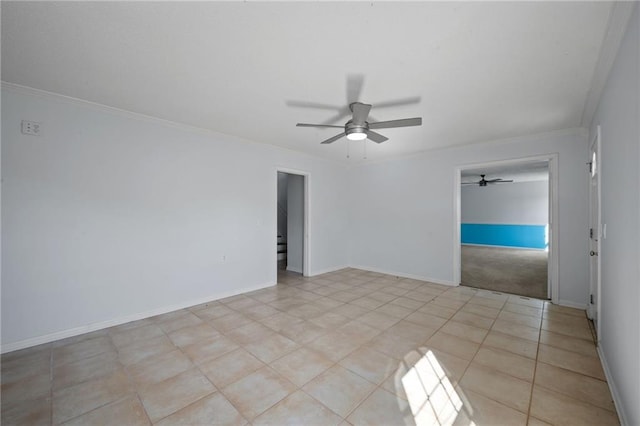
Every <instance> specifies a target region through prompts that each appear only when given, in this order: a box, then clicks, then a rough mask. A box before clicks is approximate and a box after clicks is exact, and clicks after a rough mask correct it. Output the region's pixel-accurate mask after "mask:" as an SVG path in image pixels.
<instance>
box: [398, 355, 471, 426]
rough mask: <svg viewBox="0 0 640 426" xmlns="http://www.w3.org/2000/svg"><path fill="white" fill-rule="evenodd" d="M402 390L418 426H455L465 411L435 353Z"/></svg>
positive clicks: (421, 363) (407, 376) (410, 374)
mask: <svg viewBox="0 0 640 426" xmlns="http://www.w3.org/2000/svg"><path fill="white" fill-rule="evenodd" d="M402 386H403V387H404V391H405V393H406V394H407V399H408V400H409V406H410V407H411V412H412V414H413V417H414V419H415V422H416V424H417V425H441V426H444V425H451V424H453V423H454V422H455V420H456V418H457V417H458V413H459V412H460V411H461V410H462V407H463V403H462V399H461V398H460V396H459V395H458V393H457V392H456V390H455V389H454V387H453V385H452V384H451V381H450V380H449V378H448V377H447V374H446V372H445V371H444V369H443V368H442V366H441V365H440V363H439V362H438V360H437V359H436V357H435V355H434V354H433V352H431V351H427V353H426V354H425V355H424V356H423V357H421V358H420V360H419V361H418V362H417V363H416V364H415V365H414V366H413V367H411V368H410V369H409V371H407V373H406V374H405V375H404V376H403V377H402ZM472 425H473V423H471V424H469V426H472Z"/></svg>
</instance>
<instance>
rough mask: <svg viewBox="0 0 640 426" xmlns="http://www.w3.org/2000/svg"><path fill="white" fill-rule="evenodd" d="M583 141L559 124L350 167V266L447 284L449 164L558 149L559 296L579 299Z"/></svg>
mask: <svg viewBox="0 0 640 426" xmlns="http://www.w3.org/2000/svg"><path fill="white" fill-rule="evenodd" d="M587 151H588V143H587V137H586V134H585V132H584V131H582V130H575V131H564V132H556V133H551V134H545V135H537V136H528V137H522V138H517V139H512V140H506V141H497V142H491V143H484V144H477V145H469V146H464V147H458V148H451V149H443V150H438V151H429V152H425V153H424V154H421V155H417V156H412V157H408V158H402V159H396V160H390V161H386V162H379V163H370V164H368V165H362V166H359V167H355V168H353V169H352V170H351V171H350V176H351V180H350V182H351V188H350V193H351V199H352V202H351V204H350V206H351V209H350V219H349V220H350V227H349V230H350V233H351V236H350V240H351V246H350V254H349V255H350V261H351V264H352V265H355V266H361V267H365V268H369V269H375V270H381V271H387V272H396V273H401V274H403V275H408V276H414V277H419V278H422V279H427V280H431V281H435V282H442V283H449V284H454V268H457V266H456V265H454V260H453V259H454V246H455V245H457V244H459V241H456V240H455V238H454V226H455V223H456V212H455V207H454V206H455V203H454V194H455V187H454V176H455V169H456V167H458V166H461V165H471V164H473V163H487V162H491V161H498V160H507V159H516V158H523V157H531V156H539V155H543V154H544V155H546V154H551V153H557V154H558V167H559V176H558V186H559V194H558V198H559V205H560V207H559V223H558V233H559V235H558V238H557V244H556V245H555V248H556V249H557V250H558V252H559V259H560V265H559V271H558V273H559V283H558V288H559V301H560V302H561V303H566V304H573V305H579V306H586V304H587V297H588V292H589V284H588V283H589V280H588V260H587V257H588V255H587V250H586V247H587V242H588V241H587V232H586V231H585V230H586V229H587V182H586V171H585V170H586V169H585V162H586V158H587Z"/></svg>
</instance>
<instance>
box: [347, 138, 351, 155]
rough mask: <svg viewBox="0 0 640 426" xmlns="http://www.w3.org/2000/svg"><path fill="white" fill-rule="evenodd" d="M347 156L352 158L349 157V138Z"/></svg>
mask: <svg viewBox="0 0 640 426" xmlns="http://www.w3.org/2000/svg"><path fill="white" fill-rule="evenodd" d="M347 158H351V157H349V139H347Z"/></svg>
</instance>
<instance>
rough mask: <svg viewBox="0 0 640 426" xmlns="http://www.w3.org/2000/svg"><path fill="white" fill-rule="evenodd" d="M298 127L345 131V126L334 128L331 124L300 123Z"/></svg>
mask: <svg viewBox="0 0 640 426" xmlns="http://www.w3.org/2000/svg"><path fill="white" fill-rule="evenodd" d="M296 127H332V128H336V129H343V128H344V126H334V125H331V124H309V123H298V124H296Z"/></svg>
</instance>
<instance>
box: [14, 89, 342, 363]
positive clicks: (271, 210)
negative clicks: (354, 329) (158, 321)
mask: <svg viewBox="0 0 640 426" xmlns="http://www.w3.org/2000/svg"><path fill="white" fill-rule="evenodd" d="M22 119H28V120H34V121H38V122H41V123H42V125H43V131H42V136H41V137H33V136H25V135H22V134H20V120H22ZM277 167H285V168H293V169H297V170H302V171H305V172H308V173H310V176H311V180H310V185H311V186H310V189H309V195H310V202H311V205H312V206H313V210H312V212H311V216H310V224H309V232H310V262H309V263H310V265H309V267H310V273H311V274H312V275H313V274H317V273H321V272H325V271H327V270H333V269H337V268H341V267H344V266H345V265H346V264H347V250H346V248H343V246H342V245H341V244H339V243H338V242H340V241H342V239H343V236H344V235H345V234H346V232H347V214H346V205H347V198H346V195H347V194H346V190H345V189H344V187H345V185H344V182H345V180H346V178H347V173H346V170H345V168H344V166H341V165H336V164H333V163H330V162H327V161H324V160H320V159H316V158H313V157H309V156H306V155H302V154H298V153H295V152H292V151H287V150H282V149H277V148H274V147H271V146H268V145H263V144H258V143H249V142H245V141H241V140H238V139H236V138H233V137H230V136H225V135H220V134H215V133H210V132H204V131H202V132H201V131H196V130H189V129H187V128H185V127H181V126H177V125H172V124H170V123H164V122H161V121H159V120H153V119H147V118H143V117H140V116H134V115H132V114H128V113H124V112H118V111H115V110H110V109H108V108H104V107H98V106H94V105H91V104H88V103H85V102H80V101H73V100H69V99H66V98H62V97H58V96H55V95H47V94H41V93H35V91H30V90H26V89H19V88H15V87H12V86H3V89H2V197H3V199H2V229H3V233H2V247H3V250H2V345H3V346H2V350H3V351H7V350H11V349H16V348H19V347H23V346H28V345H32V344H36V343H40V342H42V341H46V340H50V339H53V338H59V337H64V336H66V335H70V334H74V333H80V332H84V331H87V330H89V329H92V328H97V327H104V326H107V325H111V324H114V323H119V322H122V321H126V320H127V319H134V318H139V317H141V316H145V315H149V314H153V313H158V312H163V311H166V310H172V309H175V308H179V307H183V306H187V305H190V304H194V303H197V302H200V301H204V300H207V299H209V300H211V299H214V298H219V297H221V296H225V295H231V294H236V293H239V292H243V291H245V290H247V289H254V288H260V287H264V286H268V285H272V284H274V283H275V280H276V261H275V259H276V232H277V218H276V217H277V208H276V197H277V174H276V168H277ZM223 256H224V257H225V260H224V261H223Z"/></svg>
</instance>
